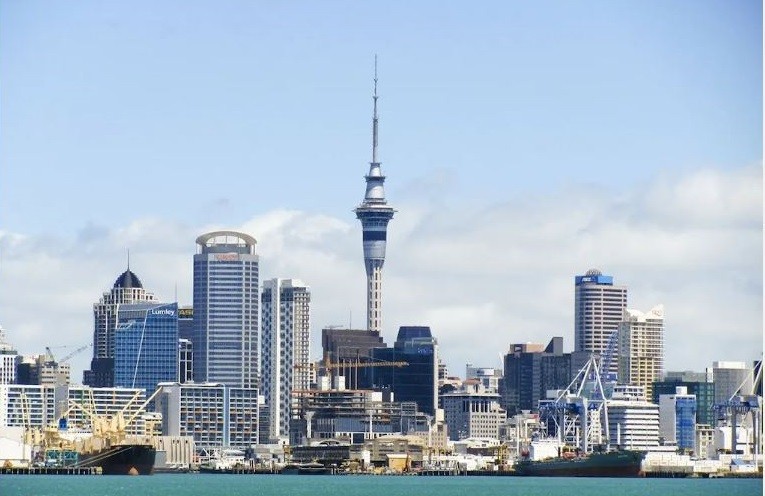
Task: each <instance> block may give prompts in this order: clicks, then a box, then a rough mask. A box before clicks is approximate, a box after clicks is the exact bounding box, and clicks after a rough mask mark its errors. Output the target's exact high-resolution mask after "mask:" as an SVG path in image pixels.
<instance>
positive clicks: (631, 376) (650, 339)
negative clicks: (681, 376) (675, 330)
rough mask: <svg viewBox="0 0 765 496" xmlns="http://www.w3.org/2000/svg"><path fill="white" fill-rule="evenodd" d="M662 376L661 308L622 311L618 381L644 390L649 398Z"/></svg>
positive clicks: (662, 307)
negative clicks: (644, 311)
mask: <svg viewBox="0 0 765 496" xmlns="http://www.w3.org/2000/svg"><path fill="white" fill-rule="evenodd" d="M663 373H664V306H663V305H656V306H655V307H653V308H652V309H651V310H650V311H648V312H646V313H643V312H639V311H637V310H624V313H623V317H622V322H621V323H620V324H619V382H623V383H626V384H633V385H637V386H643V387H645V391H646V397H648V398H651V397H652V396H651V395H652V393H653V383H654V381H660V380H661V378H662V374H663Z"/></svg>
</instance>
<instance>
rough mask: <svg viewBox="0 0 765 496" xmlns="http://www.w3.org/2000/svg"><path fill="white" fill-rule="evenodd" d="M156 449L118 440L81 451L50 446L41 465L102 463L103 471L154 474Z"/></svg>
mask: <svg viewBox="0 0 765 496" xmlns="http://www.w3.org/2000/svg"><path fill="white" fill-rule="evenodd" d="M156 454H157V451H156V449H155V448H154V447H153V446H151V445H148V444H115V445H113V446H110V447H108V448H102V449H97V450H94V451H90V452H82V451H78V450H76V449H72V448H58V447H56V448H49V449H47V450H45V452H44V455H43V454H42V453H40V455H39V456H38V458H40V459H39V460H38V463H39V465H38V466H43V467H54V468H59V467H60V468H65V467H68V468H89V467H99V468H100V469H101V474H104V475H151V474H152V472H153V471H154V460H155V458H156Z"/></svg>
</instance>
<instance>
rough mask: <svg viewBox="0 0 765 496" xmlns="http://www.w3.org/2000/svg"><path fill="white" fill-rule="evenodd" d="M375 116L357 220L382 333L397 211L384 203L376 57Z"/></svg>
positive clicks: (373, 318) (370, 302)
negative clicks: (389, 240)
mask: <svg viewBox="0 0 765 496" xmlns="http://www.w3.org/2000/svg"><path fill="white" fill-rule="evenodd" d="M374 83H375V85H374V94H373V96H372V101H373V102H374V113H373V115H372V161H371V162H370V163H369V173H368V174H367V175H366V176H365V178H366V181H367V191H366V194H365V195H364V200H363V201H362V202H361V205H359V206H358V207H356V210H355V212H356V217H357V218H358V219H359V220H360V221H361V227H362V229H363V232H364V234H363V241H364V266H365V267H366V270H367V328H368V329H369V330H370V331H382V268H383V264H384V263H385V242H386V237H387V229H388V221H389V220H391V219H392V218H393V214H394V213H395V210H393V208H392V207H390V206H388V202H386V201H385V189H384V187H383V184H384V183H385V176H383V174H382V169H381V168H380V162H378V161H377V56H375V79H374Z"/></svg>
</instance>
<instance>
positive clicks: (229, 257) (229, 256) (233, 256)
mask: <svg viewBox="0 0 765 496" xmlns="http://www.w3.org/2000/svg"><path fill="white" fill-rule="evenodd" d="M215 260H217V261H218V262H236V261H238V260H239V254H238V253H216V254H215Z"/></svg>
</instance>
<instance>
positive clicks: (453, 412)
mask: <svg viewBox="0 0 765 496" xmlns="http://www.w3.org/2000/svg"><path fill="white" fill-rule="evenodd" d="M442 401H443V405H444V415H445V417H446V426H447V429H448V432H449V439H451V440H452V441H459V440H461V439H467V438H491V439H499V431H500V427H501V426H502V425H504V423H505V421H506V420H507V412H506V411H505V410H504V409H503V408H502V407H501V406H500V396H499V394H498V393H496V392H493V391H490V390H487V389H486V388H485V387H484V386H483V384H482V383H481V382H480V381H478V380H477V379H468V380H466V381H465V382H464V383H463V386H462V389H461V390H459V391H454V392H451V393H446V394H444V395H443V397H442Z"/></svg>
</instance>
